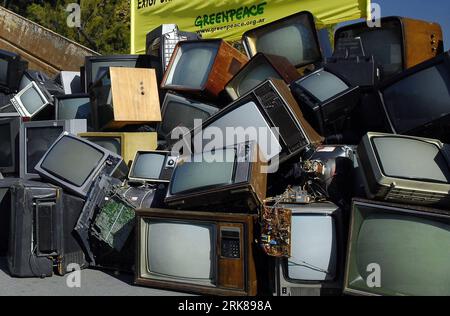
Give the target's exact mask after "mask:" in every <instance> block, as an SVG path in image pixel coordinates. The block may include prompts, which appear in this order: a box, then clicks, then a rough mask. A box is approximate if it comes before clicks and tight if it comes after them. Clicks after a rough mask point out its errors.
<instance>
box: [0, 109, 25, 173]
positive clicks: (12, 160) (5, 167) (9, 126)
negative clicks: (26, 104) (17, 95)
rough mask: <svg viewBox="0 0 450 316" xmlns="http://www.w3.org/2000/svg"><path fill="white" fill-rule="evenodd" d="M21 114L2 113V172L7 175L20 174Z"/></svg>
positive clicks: (0, 127) (0, 137)
mask: <svg viewBox="0 0 450 316" xmlns="http://www.w3.org/2000/svg"><path fill="white" fill-rule="evenodd" d="M21 125H22V118H21V116H20V115H19V114H18V113H17V112H16V113H0V129H1V132H0V139H1V141H0V145H1V146H2V150H1V151H0V172H1V173H3V174H4V175H5V176H6V175H7V176H9V175H12V176H14V175H18V174H19V138H20V128H21Z"/></svg>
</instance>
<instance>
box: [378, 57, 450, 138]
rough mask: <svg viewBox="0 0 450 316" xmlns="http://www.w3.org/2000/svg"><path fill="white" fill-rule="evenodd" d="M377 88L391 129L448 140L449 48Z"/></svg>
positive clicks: (400, 132)
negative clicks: (447, 50)
mask: <svg viewBox="0 0 450 316" xmlns="http://www.w3.org/2000/svg"><path fill="white" fill-rule="evenodd" d="M379 91H380V93H379V94H380V99H381V103H382V109H384V111H385V113H386V117H387V119H388V121H389V125H390V128H391V129H392V131H393V132H394V133H398V134H406V135H413V136H420V137H428V138H437V139H439V140H441V141H443V142H450V135H449V133H448V129H449V127H450V52H446V53H444V54H441V55H439V56H438V57H435V58H433V59H431V60H429V61H426V62H424V63H422V64H420V65H417V66H415V67H412V68H411V69H408V70H406V71H404V72H403V73H401V74H399V75H397V76H394V77H392V78H391V79H389V80H386V81H385V82H384V83H383V84H382V85H381V87H380V90H379Z"/></svg>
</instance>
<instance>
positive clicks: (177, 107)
mask: <svg viewBox="0 0 450 316" xmlns="http://www.w3.org/2000/svg"><path fill="white" fill-rule="evenodd" d="M163 116H164V118H163V120H162V123H161V127H160V129H161V132H162V134H164V135H170V134H171V132H172V131H173V129H175V128H176V127H186V128H187V129H189V130H191V129H192V128H193V127H194V119H199V120H202V121H205V120H206V119H207V118H209V117H210V116H211V114H210V113H209V112H207V111H204V110H202V109H201V108H199V107H195V106H191V105H190V104H186V103H181V102H179V101H176V100H171V101H169V102H168V103H167V105H166V108H165V111H164V113H163Z"/></svg>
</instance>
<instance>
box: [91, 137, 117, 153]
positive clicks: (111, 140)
mask: <svg viewBox="0 0 450 316" xmlns="http://www.w3.org/2000/svg"><path fill="white" fill-rule="evenodd" d="M84 138H85V139H87V140H88V141H90V142H93V143H94V144H97V145H99V146H100V147H103V148H105V149H108V150H109V151H111V152H113V153H115V154H118V155H120V156H122V145H121V144H122V142H121V139H120V138H117V137H84Z"/></svg>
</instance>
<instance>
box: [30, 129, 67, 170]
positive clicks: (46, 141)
mask: <svg viewBox="0 0 450 316" xmlns="http://www.w3.org/2000/svg"><path fill="white" fill-rule="evenodd" d="M63 131H64V128H63V127H61V126H59V127H34V128H27V129H26V137H27V139H26V143H27V153H26V155H27V166H26V167H27V173H36V171H35V170H34V167H36V165H37V163H38V162H39V161H40V160H41V159H42V157H44V154H45V153H46V152H47V150H48V149H49V148H50V147H51V146H52V145H53V143H54V142H55V141H56V140H57V139H58V137H59V135H61V133H62V132H63Z"/></svg>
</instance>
